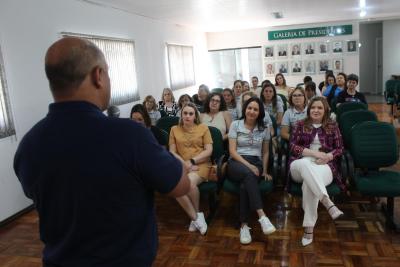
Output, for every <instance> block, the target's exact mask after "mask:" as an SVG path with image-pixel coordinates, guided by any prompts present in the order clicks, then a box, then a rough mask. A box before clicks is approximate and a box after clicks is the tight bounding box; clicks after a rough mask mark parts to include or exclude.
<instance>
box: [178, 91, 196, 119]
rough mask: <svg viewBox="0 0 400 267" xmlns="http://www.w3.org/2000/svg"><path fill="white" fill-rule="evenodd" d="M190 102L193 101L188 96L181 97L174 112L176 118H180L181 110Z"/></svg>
mask: <svg viewBox="0 0 400 267" xmlns="http://www.w3.org/2000/svg"><path fill="white" fill-rule="evenodd" d="M189 102H192V103H193V99H192V98H191V97H190V95H188V94H184V95H181V96H180V97H179V100H178V110H177V112H176V116H177V117H180V116H181V113H182V108H183V107H184V106H186V104H187V103H189Z"/></svg>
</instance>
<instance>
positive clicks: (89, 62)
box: [14, 37, 190, 267]
mask: <svg viewBox="0 0 400 267" xmlns="http://www.w3.org/2000/svg"><path fill="white" fill-rule="evenodd" d="M45 69H46V75H47V78H48V79H49V84H50V88H51V92H52V94H53V97H54V100H55V103H53V104H50V106H49V113H48V114H47V116H46V117H45V118H44V119H42V120H41V121H40V122H38V123H37V124H36V125H35V126H34V127H33V128H32V129H31V130H30V131H29V132H28V133H27V134H26V135H25V136H24V138H23V139H22V141H21V143H20V145H19V147H18V150H17V152H16V155H15V159H14V169H15V172H16V174H17V176H18V178H19V180H20V181H21V184H22V187H23V189H24V192H25V194H26V195H27V196H28V197H29V198H31V199H32V200H33V202H34V204H35V207H36V209H37V211H38V213H39V219H40V238H41V240H42V241H43V242H44V244H45V247H44V251H43V265H44V266H57V267H58V266H60V267H61V266H68V267H75V266H85V267H90V266H96V267H100V266H110V267H118V266H120V267H129V266H151V264H152V262H153V260H154V258H155V255H156V251H157V226H156V220H155V213H154V196H153V194H154V191H155V190H157V191H159V192H161V193H166V194H169V195H170V196H172V197H178V196H182V195H184V194H185V193H187V191H188V190H189V186H190V182H189V180H188V178H187V171H186V169H185V168H184V167H183V165H182V163H181V162H180V161H178V160H177V159H176V158H175V157H174V156H172V154H170V153H169V152H167V151H166V150H165V149H164V148H163V147H161V146H159V145H158V143H157V141H156V140H155V139H154V137H153V136H152V134H151V132H150V131H149V130H147V129H146V128H144V127H142V126H141V125H139V124H137V123H135V122H133V121H132V120H129V119H118V118H109V117H106V116H105V115H104V114H103V113H102V111H104V110H105V109H106V108H107V106H108V103H109V100H110V78H109V76H108V66H107V63H106V61H105V59H104V55H103V54H102V52H101V51H100V50H99V49H98V48H97V47H96V46H95V45H94V44H93V43H91V42H89V41H87V40H83V39H79V38H71V37H69V38H63V39H61V40H59V41H57V42H55V43H54V44H53V45H52V46H51V47H50V48H49V49H48V51H47V54H46V59H45Z"/></svg>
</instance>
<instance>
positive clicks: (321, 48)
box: [317, 42, 329, 55]
mask: <svg viewBox="0 0 400 267" xmlns="http://www.w3.org/2000/svg"><path fill="white" fill-rule="evenodd" d="M317 48H318V54H320V55H327V54H328V52H329V43H328V42H319V43H318V44H317Z"/></svg>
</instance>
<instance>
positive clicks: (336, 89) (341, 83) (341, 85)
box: [322, 72, 347, 105]
mask: <svg viewBox="0 0 400 267" xmlns="http://www.w3.org/2000/svg"><path fill="white" fill-rule="evenodd" d="M346 83H347V76H346V74H344V73H343V72H339V73H338V74H337V75H336V84H333V85H332V86H328V87H327V88H326V90H325V91H324V92H322V95H323V96H325V97H326V98H327V99H326V100H327V101H328V103H329V105H330V104H331V102H332V99H334V98H336V97H338V95H339V94H340V92H342V91H343V90H346Z"/></svg>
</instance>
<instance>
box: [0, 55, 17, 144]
mask: <svg viewBox="0 0 400 267" xmlns="http://www.w3.org/2000/svg"><path fill="white" fill-rule="evenodd" d="M14 134H15V128H14V123H13V120H12V115H11V106H10V102H9V99H8V93H7V83H6V76H5V72H4V64H3V58H2V55H1V50H0V138H4V137H7V136H11V135H14Z"/></svg>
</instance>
